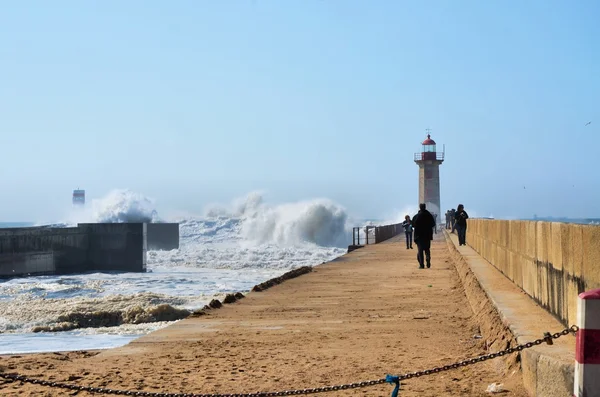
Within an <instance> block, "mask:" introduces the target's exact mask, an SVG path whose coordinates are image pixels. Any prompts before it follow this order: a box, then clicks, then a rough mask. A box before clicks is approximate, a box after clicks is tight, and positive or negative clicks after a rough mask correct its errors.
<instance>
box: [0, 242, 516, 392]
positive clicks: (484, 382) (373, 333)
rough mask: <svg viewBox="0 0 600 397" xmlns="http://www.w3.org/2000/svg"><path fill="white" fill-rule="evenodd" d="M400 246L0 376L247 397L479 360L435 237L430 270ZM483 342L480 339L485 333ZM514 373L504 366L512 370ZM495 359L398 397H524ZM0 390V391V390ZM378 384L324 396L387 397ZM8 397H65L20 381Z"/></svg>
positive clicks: (25, 360)
mask: <svg viewBox="0 0 600 397" xmlns="http://www.w3.org/2000/svg"><path fill="white" fill-rule="evenodd" d="M415 257H416V247H415V249H413V250H407V249H406V246H405V244H404V243H403V242H401V241H400V239H398V238H396V239H393V240H392V241H389V242H386V243H382V244H378V245H372V246H368V247H365V248H362V249H359V250H356V251H354V252H352V253H350V254H348V255H346V256H344V257H341V258H339V259H337V260H335V261H333V262H330V263H327V264H324V265H320V266H317V267H315V268H314V271H313V272H311V273H308V274H305V275H302V276H300V277H298V278H295V279H291V280H287V281H285V282H284V283H282V284H279V285H276V286H274V287H272V288H270V289H268V290H265V291H263V292H252V293H249V294H248V295H247V297H246V298H244V299H241V300H239V301H237V302H236V303H233V304H230V305H224V306H223V307H222V308H220V309H217V310H211V311H210V314H208V315H205V316H201V317H197V318H188V319H186V320H182V321H179V322H177V323H175V324H173V325H172V326H169V327H167V328H165V329H162V330H159V331H156V332H154V333H152V334H149V335H146V336H144V337H142V338H140V339H137V340H136V341H134V342H132V343H130V344H129V345H127V346H124V347H122V348H116V349H110V350H105V351H88V352H70V353H58V354H57V353H45V354H31V355H22V356H3V357H1V358H0V368H1V370H2V371H3V372H10V373H19V374H22V375H27V376H30V377H35V378H39V379H45V380H50V381H56V382H68V383H72V384H78V385H89V386H94V387H105V388H113V389H123V390H140V391H150V392H168V393H249V392H257V391H261V392H270V391H281V390H288V389H303V388H309V387H321V386H329V385H339V384H345V383H352V382H359V381H365V380H376V379H381V378H385V376H386V374H394V375H398V374H402V373H406V372H413V371H417V370H423V369H428V368H433V367H437V366H441V365H445V364H451V363H453V362H455V361H459V360H463V359H465V358H470V357H475V356H477V355H480V354H487V353H489V351H487V350H486V348H485V346H486V341H485V338H484V339H477V338H474V336H475V335H478V334H479V328H478V325H477V324H478V321H479V320H480V319H477V318H476V317H475V316H474V315H473V313H472V311H471V309H470V308H471V306H470V305H469V303H468V302H467V298H466V297H465V293H464V290H463V287H462V285H461V284H460V281H459V279H458V276H457V274H456V271H455V269H454V265H453V262H452V255H451V254H450V252H449V250H448V248H447V245H446V241H445V240H444V238H443V236H442V235H441V234H438V235H437V240H435V241H434V242H433V244H432V258H433V259H432V268H431V269H424V270H420V269H418V265H417V262H416V258H415ZM484 336H485V335H484ZM516 367H517V366H514V368H516ZM514 368H511V369H509V370H508V371H506V367H505V365H502V364H501V363H499V362H497V361H488V362H484V363H478V364H475V365H471V366H468V367H463V368H459V369H455V370H451V371H447V372H443V373H439V374H433V375H429V376H424V377H420V378H416V379H410V380H407V381H404V382H403V384H402V388H401V392H400V396H401V397H406V396H489V395H490V394H489V393H486V388H487V387H488V385H489V384H491V383H494V382H501V383H504V385H505V388H506V389H507V392H505V393H503V394H501V395H503V396H519V397H521V396H526V395H527V394H526V393H525V391H524V389H523V386H522V383H521V376H520V373H519V372H515V371H514ZM0 382H1V381H0ZM392 390H393V386H392V385H389V384H382V385H375V386H369V387H365V388H360V389H353V390H344V391H338V392H329V393H323V394H322V395H324V396H359V395H361V396H389V395H390V394H391V392H392ZM0 394H2V395H7V396H9V395H10V396H62V395H80V396H81V395H89V393H87V392H79V393H76V394H73V392H71V391H67V390H62V389H53V388H48V387H42V386H39V385H31V384H22V383H20V382H4V383H2V384H0Z"/></svg>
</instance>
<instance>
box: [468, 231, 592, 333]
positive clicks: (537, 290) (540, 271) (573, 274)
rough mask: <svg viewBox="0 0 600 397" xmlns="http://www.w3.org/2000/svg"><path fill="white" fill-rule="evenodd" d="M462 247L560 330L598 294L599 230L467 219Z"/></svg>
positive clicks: (570, 322) (570, 323) (571, 322)
mask: <svg viewBox="0 0 600 397" xmlns="http://www.w3.org/2000/svg"><path fill="white" fill-rule="evenodd" d="M467 244H469V245H470V246H471V247H472V248H473V249H475V251H477V252H478V253H479V254H480V255H481V256H482V257H483V258H484V259H486V260H487V261H488V262H490V263H491V264H492V265H493V266H494V267H496V268H497V269H498V270H500V271H501V272H502V273H503V274H504V275H505V276H506V277H508V278H509V279H510V280H511V281H512V282H514V283H515V284H516V285H518V286H519V287H520V288H521V289H522V290H523V291H525V292H526V293H527V294H528V295H529V296H531V297H532V298H533V299H534V300H535V301H536V302H538V303H539V304H540V305H541V306H542V307H544V308H545V309H546V310H548V311H549V312H550V313H552V314H553V315H554V316H556V317H557V318H558V319H559V320H560V321H561V322H563V323H564V324H565V325H566V324H569V325H572V324H575V323H576V321H575V320H576V318H577V295H578V294H579V293H580V292H582V291H584V290H589V289H593V288H600V226H591V225H590V226H588V225H577V224H569V223H557V222H535V221H502V220H487V219H469V221H468V228H467Z"/></svg>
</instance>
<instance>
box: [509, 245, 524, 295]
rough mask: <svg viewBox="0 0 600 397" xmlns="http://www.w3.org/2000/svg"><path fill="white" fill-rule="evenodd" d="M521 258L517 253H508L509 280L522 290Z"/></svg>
mask: <svg viewBox="0 0 600 397" xmlns="http://www.w3.org/2000/svg"><path fill="white" fill-rule="evenodd" d="M522 258H524V257H523V256H522V255H520V254H518V253H516V252H510V263H511V280H512V282H513V283H515V284H516V285H517V286H518V287H519V288H523V267H522Z"/></svg>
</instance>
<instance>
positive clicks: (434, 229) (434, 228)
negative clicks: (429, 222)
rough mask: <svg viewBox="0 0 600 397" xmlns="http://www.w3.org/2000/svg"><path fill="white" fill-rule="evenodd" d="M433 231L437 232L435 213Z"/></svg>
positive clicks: (435, 215) (434, 215)
mask: <svg viewBox="0 0 600 397" xmlns="http://www.w3.org/2000/svg"><path fill="white" fill-rule="evenodd" d="M433 225H434V226H433V232H434V233H435V234H437V214H433Z"/></svg>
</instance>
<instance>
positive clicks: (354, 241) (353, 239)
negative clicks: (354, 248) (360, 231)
mask: <svg viewBox="0 0 600 397" xmlns="http://www.w3.org/2000/svg"><path fill="white" fill-rule="evenodd" d="M354 229H356V228H355V227H353V228H352V245H356V239H355V238H354Z"/></svg>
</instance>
